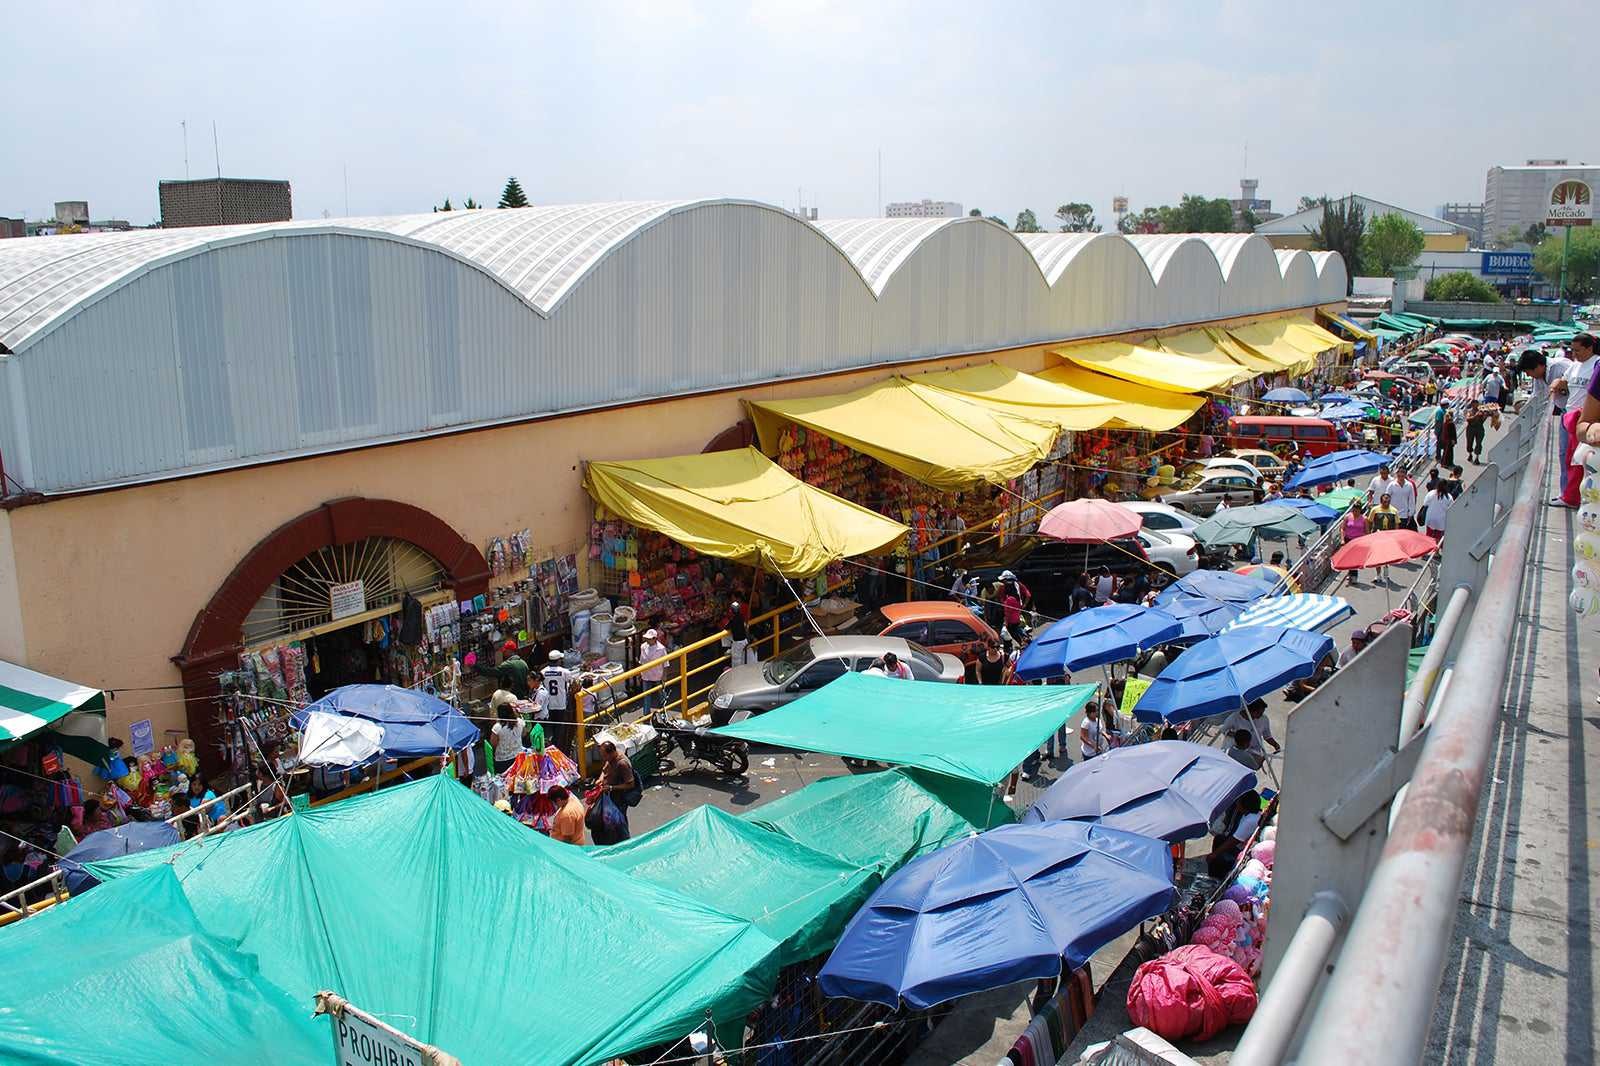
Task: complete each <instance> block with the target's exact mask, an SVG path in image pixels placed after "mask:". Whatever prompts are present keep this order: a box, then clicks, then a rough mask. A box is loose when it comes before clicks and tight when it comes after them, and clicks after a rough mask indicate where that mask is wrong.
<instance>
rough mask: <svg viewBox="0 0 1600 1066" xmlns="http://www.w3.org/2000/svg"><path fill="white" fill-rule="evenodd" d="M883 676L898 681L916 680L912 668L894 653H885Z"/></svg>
mask: <svg viewBox="0 0 1600 1066" xmlns="http://www.w3.org/2000/svg"><path fill="white" fill-rule="evenodd" d="M883 676H884V677H892V678H895V679H896V680H898V681H911V680H914V678H913V677H912V674H911V667H909V666H907V665H906V664H905V663H903V662H901V661H900V656H898V655H896V654H895V653H894V652H892V651H886V652H884V653H883Z"/></svg>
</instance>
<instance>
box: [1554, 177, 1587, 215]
mask: <svg viewBox="0 0 1600 1066" xmlns="http://www.w3.org/2000/svg"><path fill="white" fill-rule="evenodd" d="M1593 222H1594V191H1593V190H1592V189H1590V188H1589V183H1588V182H1586V181H1575V180H1573V179H1571V178H1569V179H1567V180H1566V181H1558V182H1556V187H1555V188H1553V189H1551V190H1550V205H1549V207H1547V208H1546V209H1545V217H1544V224H1545V225H1546V226H1587V225H1590V224H1592V223H1593Z"/></svg>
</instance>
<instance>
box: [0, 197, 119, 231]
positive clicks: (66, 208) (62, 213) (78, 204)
mask: <svg viewBox="0 0 1600 1066" xmlns="http://www.w3.org/2000/svg"><path fill="white" fill-rule="evenodd" d="M54 211H55V214H53V215H52V216H51V217H49V218H44V219H39V220H37V221H34V222H27V221H24V220H22V219H0V237H54V236H56V235H57V234H62V233H120V232H122V231H123V230H130V229H132V228H133V223H131V222H129V221H128V220H127V219H125V218H101V219H94V218H90V217H89V201H87V200H57V201H56V203H55V208H54ZM19 226H20V227H21V232H20V233H19V232H17V227H19Z"/></svg>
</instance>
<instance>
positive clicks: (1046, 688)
mask: <svg viewBox="0 0 1600 1066" xmlns="http://www.w3.org/2000/svg"><path fill="white" fill-rule="evenodd" d="M1094 691H1095V686H1094V685H993V686H990V685H952V684H945V683H942V682H938V681H901V680H898V679H895V678H889V677H880V676H873V675H870V674H845V675H844V676H843V677H840V678H838V679H837V680H834V681H830V682H829V683H828V684H826V685H824V686H823V687H822V688H819V689H817V690H816V691H815V692H811V693H808V694H807V695H804V696H802V697H800V698H799V699H797V700H795V701H794V702H793V703H789V704H785V705H784V706H782V707H779V708H777V709H776V710H772V711H768V712H767V713H766V714H763V715H761V716H760V717H757V718H751V719H749V720H748V721H744V722H738V723H735V724H733V725H726V726H723V727H722V728H720V729H714V730H712V732H714V733H718V734H720V735H722V736H729V737H738V738H739V739H741V740H747V741H752V742H754V743H757V744H772V745H775V746H777V747H780V748H792V749H794V750H797V751H818V752H826V753H828V754H830V755H842V756H846V757H853V758H857V759H870V760H873V761H875V762H886V763H894V764H896V765H900V766H916V767H920V768H922V769H924V770H932V771H934V772H935V773H941V774H948V775H949V776H951V777H959V778H964V779H966V780H968V781H976V782H978V783H979V784H984V785H993V784H995V783H997V782H998V781H1000V780H1001V779H1002V778H1004V777H1005V776H1006V775H1007V774H1009V773H1010V772H1011V771H1012V770H1014V769H1016V767H1017V766H1018V764H1020V763H1021V762H1022V760H1023V759H1025V758H1027V757H1028V755H1029V754H1031V753H1032V752H1034V751H1036V750H1038V748H1039V747H1040V746H1041V745H1042V744H1044V742H1045V741H1046V740H1047V739H1049V737H1050V734H1051V733H1054V732H1055V731H1056V730H1057V729H1060V728H1061V727H1062V726H1063V725H1065V724H1066V721H1067V719H1068V718H1070V717H1072V715H1073V713H1074V712H1076V711H1077V710H1078V709H1079V708H1080V707H1082V706H1083V705H1084V704H1085V703H1088V702H1089V698H1090V697H1091V696H1092V695H1094Z"/></svg>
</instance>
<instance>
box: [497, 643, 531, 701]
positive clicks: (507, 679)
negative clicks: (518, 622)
mask: <svg viewBox="0 0 1600 1066" xmlns="http://www.w3.org/2000/svg"><path fill="white" fill-rule="evenodd" d="M500 651H501V654H502V655H503V658H502V659H501V660H500V666H499V667H498V668H497V669H496V670H495V678H496V680H497V681H498V682H499V683H500V687H501V688H503V689H505V690H507V691H508V692H510V693H511V694H512V695H514V696H516V697H517V699H519V700H525V699H527V698H528V674H529V668H528V663H527V661H526V660H524V659H523V658H522V656H521V655H519V654H517V642H516V641H514V640H508V641H506V642H505V643H504V644H502V645H501V646H500Z"/></svg>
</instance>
